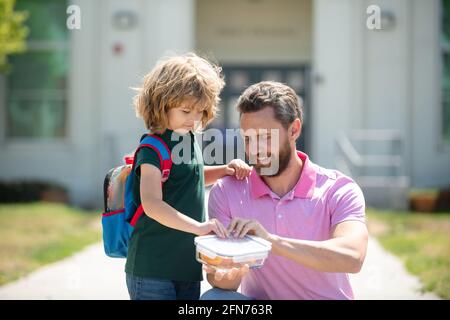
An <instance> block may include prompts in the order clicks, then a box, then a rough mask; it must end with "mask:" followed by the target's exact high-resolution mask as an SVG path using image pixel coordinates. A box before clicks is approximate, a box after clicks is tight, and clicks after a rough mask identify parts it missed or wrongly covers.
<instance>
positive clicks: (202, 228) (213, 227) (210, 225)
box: [197, 219, 228, 238]
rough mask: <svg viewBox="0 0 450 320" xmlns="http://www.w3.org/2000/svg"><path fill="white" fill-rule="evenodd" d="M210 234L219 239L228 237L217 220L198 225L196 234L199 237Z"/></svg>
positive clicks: (225, 230)
mask: <svg viewBox="0 0 450 320" xmlns="http://www.w3.org/2000/svg"><path fill="white" fill-rule="evenodd" d="M211 232H213V233H215V234H216V235H217V236H218V237H219V238H226V237H228V231H227V229H226V228H225V227H224V226H223V224H222V222H220V221H219V220H217V219H210V220H208V221H206V222H203V223H200V225H199V228H198V232H197V234H198V235H199V236H204V235H207V234H210V233H211Z"/></svg>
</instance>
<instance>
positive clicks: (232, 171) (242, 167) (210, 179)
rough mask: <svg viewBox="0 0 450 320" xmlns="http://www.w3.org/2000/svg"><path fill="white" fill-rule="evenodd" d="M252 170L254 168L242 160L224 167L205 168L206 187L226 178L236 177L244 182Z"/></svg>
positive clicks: (233, 161) (236, 160)
mask: <svg viewBox="0 0 450 320" xmlns="http://www.w3.org/2000/svg"><path fill="white" fill-rule="evenodd" d="M251 170H252V168H251V167H250V166H248V165H247V164H246V163H245V162H244V161H242V160H240V159H234V160H231V161H230V163H228V164H226V165H222V166H204V169H203V171H204V174H205V185H206V186H209V185H212V184H214V183H215V182H216V181H217V179H220V178H222V177H224V176H236V178H237V179H239V180H242V179H244V178H245V177H247V176H248V175H249V174H250V172H251Z"/></svg>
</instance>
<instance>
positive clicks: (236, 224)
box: [228, 219, 368, 273]
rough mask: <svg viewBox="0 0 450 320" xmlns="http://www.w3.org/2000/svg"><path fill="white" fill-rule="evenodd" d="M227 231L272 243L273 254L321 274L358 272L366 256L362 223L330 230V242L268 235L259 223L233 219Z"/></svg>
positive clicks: (352, 223) (344, 225)
mask: <svg viewBox="0 0 450 320" xmlns="http://www.w3.org/2000/svg"><path fill="white" fill-rule="evenodd" d="M228 231H229V232H230V233H231V234H234V235H235V236H237V237H243V236H244V235H245V234H247V233H250V234H254V235H257V236H259V237H262V238H263V239H266V240H268V241H270V242H271V243H272V252H273V253H274V254H277V255H280V256H283V257H286V258H288V259H291V260H294V261H296V262H298V263H300V264H302V265H304V266H306V267H309V268H312V269H315V270H318V271H322V272H344V273H357V272H359V271H360V270H361V267H362V263H363V262H364V258H365V256H366V250H367V241H368V232H367V228H366V225H365V224H364V223H362V222H360V221H353V220H349V221H343V222H341V223H338V224H337V225H336V226H335V227H334V228H333V229H332V231H331V239H329V240H324V241H309V240H298V239H289V238H283V237H280V236H277V235H273V234H269V233H268V232H267V231H266V230H265V229H264V227H262V226H261V224H260V223H259V222H258V221H256V220H244V219H233V220H232V221H231V223H230V226H229V228H228Z"/></svg>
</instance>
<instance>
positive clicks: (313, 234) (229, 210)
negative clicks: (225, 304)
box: [208, 151, 365, 299]
mask: <svg viewBox="0 0 450 320" xmlns="http://www.w3.org/2000/svg"><path fill="white" fill-rule="evenodd" d="M297 153H298V156H299V157H300V158H301V159H302V161H303V169H302V173H301V176H300V179H299V181H298V182H297V184H296V185H295V187H294V188H293V189H292V190H291V191H290V192H288V193H287V194H286V195H285V196H283V197H282V198H281V199H280V198H279V197H278V196H277V195H276V194H275V193H273V192H272V191H271V190H270V189H269V187H268V186H267V185H266V184H265V182H264V181H263V180H262V179H261V178H260V177H259V176H258V174H257V173H256V172H255V171H254V170H253V172H252V173H251V175H250V176H249V177H248V178H246V179H244V180H241V181H239V180H237V179H235V178H234V177H231V176H228V177H225V178H222V179H220V180H218V181H217V183H216V184H215V185H214V186H213V188H212V189H211V192H210V196H209V206H208V212H209V217H210V218H217V219H218V220H220V221H221V222H222V223H223V224H224V225H225V226H228V224H229V222H230V220H231V219H232V218H233V217H240V218H245V219H256V220H258V221H259V222H260V223H261V224H262V226H264V228H266V230H267V231H268V232H269V233H273V234H276V235H279V236H282V237H286V238H292V239H303V240H314V241H322V240H327V239H330V233H331V230H332V228H333V226H335V225H336V224H338V223H340V222H343V221H348V220H357V221H361V222H362V223H365V203H364V196H363V194H362V191H361V189H360V188H359V187H358V185H357V184H356V183H355V182H354V181H353V180H352V179H350V178H349V177H347V176H345V175H343V174H342V173H340V172H339V171H336V170H329V169H325V168H322V167H320V166H318V165H316V164H314V163H312V162H311V161H310V160H309V159H308V156H307V155H306V154H304V153H302V152H299V151H298V152H297ZM241 290H242V293H243V294H245V295H247V296H249V297H252V298H255V299H353V298H354V297H353V291H352V288H351V285H350V282H349V278H348V275H347V274H346V273H328V272H320V271H316V270H313V269H310V268H307V267H305V266H303V265H301V264H299V263H296V262H294V261H293V260H290V259H287V258H285V257H281V256H278V255H275V254H272V253H270V254H269V257H268V258H267V259H266V262H265V263H264V266H263V267H262V268H260V269H255V270H251V271H250V272H249V274H248V275H246V276H245V277H244V279H243V280H242V283H241Z"/></svg>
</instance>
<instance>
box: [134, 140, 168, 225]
mask: <svg viewBox="0 0 450 320" xmlns="http://www.w3.org/2000/svg"><path fill="white" fill-rule="evenodd" d="M142 148H150V149H152V150H154V151H155V152H156V154H157V155H158V157H159V161H160V164H161V186H162V185H163V183H164V182H166V181H167V179H168V178H169V175H170V170H171V169H172V155H171V152H170V149H169V147H168V146H167V144H166V143H165V142H164V140H163V139H161V138H160V137H158V136H156V135H153V134H148V135H146V136H144V138H143V139H142V140H141V143H140V145H139V147H138V148H137V149H136V151H135V153H134V159H136V156H137V153H138V152H139V150H141V149H142ZM135 163H136V162H135V161H134V162H133V166H132V172H133V171H134V168H135ZM143 213H144V208H143V207H142V203H141V204H140V205H139V207H138V208H137V210H136V212H135V213H134V215H133V218H132V219H131V221H130V224H131V226H133V227H134V226H135V225H136V223H137V221H138V219H139V218H140V217H141V216H142V214H143Z"/></svg>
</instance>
